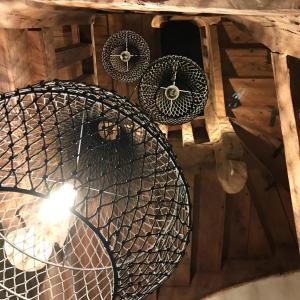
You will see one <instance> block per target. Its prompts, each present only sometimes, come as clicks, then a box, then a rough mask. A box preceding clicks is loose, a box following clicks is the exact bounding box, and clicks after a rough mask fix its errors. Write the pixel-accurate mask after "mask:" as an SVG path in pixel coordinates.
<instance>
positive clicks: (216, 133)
mask: <svg viewBox="0 0 300 300" xmlns="http://www.w3.org/2000/svg"><path fill="white" fill-rule="evenodd" d="M204 115H205V124H206V129H207V133H208V136H209V140H210V142H211V143H212V145H213V148H214V153H215V159H216V171H217V175H218V178H219V181H220V183H221V185H222V187H223V189H224V191H226V192H227V193H231V194H233V193H238V192H239V191H241V189H242V188H243V187H244V185H245V183H246V180H247V167H246V164H245V163H244V162H243V161H242V156H243V148H242V146H241V144H240V141H239V138H238V137H237V136H236V134H235V132H234V130H233V128H232V126H231V124H230V122H229V119H228V118H226V117H223V118H218V117H217V115H216V113H215V111H214V108H213V105H212V103H211V102H210V101H209V102H208V103H207V104H206V107H205V110H204Z"/></svg>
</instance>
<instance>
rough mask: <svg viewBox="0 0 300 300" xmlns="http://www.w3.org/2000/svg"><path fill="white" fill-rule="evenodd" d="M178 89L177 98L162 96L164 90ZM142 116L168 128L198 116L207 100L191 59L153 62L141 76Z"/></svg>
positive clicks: (171, 57) (200, 72)
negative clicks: (169, 88) (145, 115)
mask: <svg viewBox="0 0 300 300" xmlns="http://www.w3.org/2000/svg"><path fill="white" fill-rule="evenodd" d="M174 86H175V87H176V88H177V89H178V93H179V94H178V97H177V98H176V99H170V98H168V97H167V96H166V90H167V89H168V87H174ZM138 95H139V101H140V105H141V107H142V109H143V110H144V111H145V113H146V114H147V115H148V116H149V117H150V118H151V119H152V120H154V121H157V122H159V123H163V124H167V125H172V124H182V123H186V122H189V121H191V120H192V119H194V118H195V117H197V116H199V115H202V114H203V111H204V106H205V104H206V101H207V97H208V86H207V79H206V75H205V73H204V71H203V70H202V69H201V68H200V67H199V66H198V65H197V64H196V63H195V62H193V61H192V60H191V59H189V58H186V57H183V56H177V55H168V56H164V57H162V58H159V59H157V60H156V61H154V62H153V63H152V64H151V65H150V67H149V68H148V69H147V70H146V71H145V72H144V74H143V76H142V78H141V80H140V83H139V89H138Z"/></svg>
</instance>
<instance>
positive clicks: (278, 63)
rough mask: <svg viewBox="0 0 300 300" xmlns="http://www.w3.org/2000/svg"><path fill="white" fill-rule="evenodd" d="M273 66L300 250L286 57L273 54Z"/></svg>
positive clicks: (297, 153) (299, 193)
mask: <svg viewBox="0 0 300 300" xmlns="http://www.w3.org/2000/svg"><path fill="white" fill-rule="evenodd" d="M272 64H273V71H274V79H275V86H276V93H277V101H278V109H279V116H280V123H281V130H282V136H283V143H284V152H285V158H286V165H287V172H288V178H289V185H290V191H291V198H292V204H293V211H294V217H295V225H296V232H297V239H298V246H299V248H300V180H299V174H300V148H299V137H298V132H297V126H296V121H295V114H294V108H293V101H292V96H291V89H290V73H289V69H288V66H287V60H286V55H284V54H277V53H272Z"/></svg>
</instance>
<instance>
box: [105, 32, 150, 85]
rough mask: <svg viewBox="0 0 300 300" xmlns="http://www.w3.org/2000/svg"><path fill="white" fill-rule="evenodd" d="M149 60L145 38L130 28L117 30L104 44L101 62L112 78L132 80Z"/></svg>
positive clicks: (146, 65) (139, 73) (145, 66)
mask: <svg viewBox="0 0 300 300" xmlns="http://www.w3.org/2000/svg"><path fill="white" fill-rule="evenodd" d="M149 61H150V50H149V47H148V45H147V43H146V42H145V40H144V39H143V38H142V37H141V36H140V35H138V34H137V33H135V32H133V31H130V30H122V31H119V32H117V33H115V34H113V35H112V36H110V37H109V39H108V40H107V41H106V43H105V44H104V47H103V50H102V64H103V67H104V69H105V71H106V72H107V73H108V74H110V76H111V77H112V78H113V79H116V80H120V81H125V82H132V81H136V80H137V79H139V78H140V77H141V75H142V74H143V72H144V71H145V69H146V68H147V67H148V65H149Z"/></svg>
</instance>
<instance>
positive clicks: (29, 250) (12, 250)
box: [4, 226, 53, 272]
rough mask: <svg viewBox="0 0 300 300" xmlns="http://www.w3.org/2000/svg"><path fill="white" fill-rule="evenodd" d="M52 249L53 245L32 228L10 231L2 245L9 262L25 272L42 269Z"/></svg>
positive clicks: (36, 229)
mask: <svg viewBox="0 0 300 300" xmlns="http://www.w3.org/2000/svg"><path fill="white" fill-rule="evenodd" d="M14 246H15V247H14ZM17 248H19V249H20V250H18V249H17ZM52 248H53V243H52V242H51V241H48V240H47V239H46V238H45V236H44V234H43V232H40V231H39V230H38V228H36V227H34V226H31V227H23V228H20V229H17V230H14V231H11V232H10V233H9V234H7V236H6V241H5V243H4V251H5V254H6V257H7V259H8V260H9V262H10V263H11V264H12V265H14V266H15V267H17V268H18V269H20V270H23V271H26V272H32V271H38V270H40V269H42V268H43V267H44V266H45V265H46V263H45V262H47V261H48V260H49V258H50V255H51V253H52ZM31 256H32V257H31ZM35 258H36V259H35Z"/></svg>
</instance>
